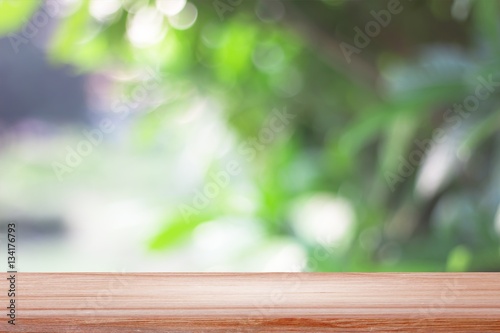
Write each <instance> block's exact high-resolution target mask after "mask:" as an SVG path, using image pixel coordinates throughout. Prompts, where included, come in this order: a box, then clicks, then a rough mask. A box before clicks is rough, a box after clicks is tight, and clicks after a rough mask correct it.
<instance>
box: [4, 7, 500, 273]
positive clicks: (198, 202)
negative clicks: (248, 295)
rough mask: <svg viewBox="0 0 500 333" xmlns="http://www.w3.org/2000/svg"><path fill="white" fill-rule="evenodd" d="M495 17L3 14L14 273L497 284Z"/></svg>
mask: <svg viewBox="0 0 500 333" xmlns="http://www.w3.org/2000/svg"><path fill="white" fill-rule="evenodd" d="M499 7H500V2H498V1H494V0H420V1H419V0H413V1H410V0H401V1H397V0H390V1H356V0H310V1H305V0H282V1H278V0H260V1H259V0H189V1H185V0H157V1H154V0H136V1H134V0H58V1H55V0H54V1H49V0H48V1H37V0H12V1H9V0H7V1H5V0H4V1H0V34H1V35H2V38H1V39H0V222H1V227H2V228H3V232H5V230H6V226H7V224H8V223H12V222H15V223H16V224H17V227H18V244H19V246H18V263H19V270H20V271H23V270H24V271H116V270H122V271H499V270H500V241H499V237H500V214H499V213H498V211H499V208H498V206H499V203H500V135H499V134H500V133H499V131H498V130H499V128H500V109H499V107H500V94H499V89H498V86H500V84H498V83H497V82H500V62H499V59H500V58H499V56H500V38H499V37H500V35H499V20H498V18H499V14H500V8H499ZM488 82H489V83H488ZM2 255H5V254H2ZM3 262H6V261H3Z"/></svg>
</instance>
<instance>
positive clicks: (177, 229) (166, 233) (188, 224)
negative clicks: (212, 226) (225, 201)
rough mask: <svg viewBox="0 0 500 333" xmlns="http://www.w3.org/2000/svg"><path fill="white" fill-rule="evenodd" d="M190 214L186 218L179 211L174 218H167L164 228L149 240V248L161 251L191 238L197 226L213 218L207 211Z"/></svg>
mask: <svg viewBox="0 0 500 333" xmlns="http://www.w3.org/2000/svg"><path fill="white" fill-rule="evenodd" d="M184 208H185V207H184ZM180 209H183V208H180ZM191 209H193V208H192V207H191ZM189 215H190V216H189V217H188V218H184V217H183V216H182V214H181V213H180V212H179V214H177V215H175V216H174V217H173V218H168V219H166V221H165V223H164V227H163V229H161V230H160V232H159V233H158V234H157V235H155V236H154V237H153V238H152V239H151V241H150V242H149V249H150V250H152V251H160V250H166V249H169V248H172V247H174V246H176V245H179V244H180V243H182V242H183V241H186V240H188V239H189V236H190V235H191V233H192V232H193V230H194V229H195V228H196V227H197V226H199V225H200V224H202V223H203V222H207V221H209V220H211V219H212V218H213V216H212V215H210V214H207V213H205V212H197V213H193V214H189Z"/></svg>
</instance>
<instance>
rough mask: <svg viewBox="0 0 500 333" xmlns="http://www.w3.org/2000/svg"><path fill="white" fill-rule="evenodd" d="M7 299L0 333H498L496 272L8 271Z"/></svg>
mask: <svg viewBox="0 0 500 333" xmlns="http://www.w3.org/2000/svg"><path fill="white" fill-rule="evenodd" d="M6 276H7V278H8V276H9V274H6ZM7 278H4V279H2V283H1V286H0V288H1V291H0V294H1V295H2V296H1V297H2V300H1V304H3V305H8V304H9V299H8V297H7V290H8V289H9V285H8V284H9V281H8V280H7ZM15 299H16V325H15V326H14V325H9V324H7V320H8V319H9V318H8V317H7V316H6V314H7V311H8V309H6V307H5V306H2V308H3V309H4V310H3V311H4V313H2V318H4V319H2V322H1V324H0V325H1V326H0V329H1V331H2V332H50V333H58V332H106V333H114V332H221V333H222V332H366V331H370V332H387V331H398V332H399V331H406V332H450V331H453V332H500V274H497V273H459V274H451V273H415V274H406V273H383V274H378V273H377V274H363V273H338V274H337V273H335V274H330V273H328V274H327V273H242V274H240V273H125V274H120V273H115V274H108V273H43V274H39V273H17V274H16V297H15Z"/></svg>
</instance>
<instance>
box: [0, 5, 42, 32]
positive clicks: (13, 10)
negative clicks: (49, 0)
mask: <svg viewBox="0 0 500 333" xmlns="http://www.w3.org/2000/svg"><path fill="white" fill-rule="evenodd" d="M39 4H40V2H39V1H38V0H7V1H0V36H1V35H5V34H7V33H9V32H13V31H16V30H19V29H20V28H21V27H22V26H23V25H24V24H25V23H27V22H28V20H29V19H30V17H31V15H33V13H34V12H35V10H36V9H37V8H38V6H39Z"/></svg>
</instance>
